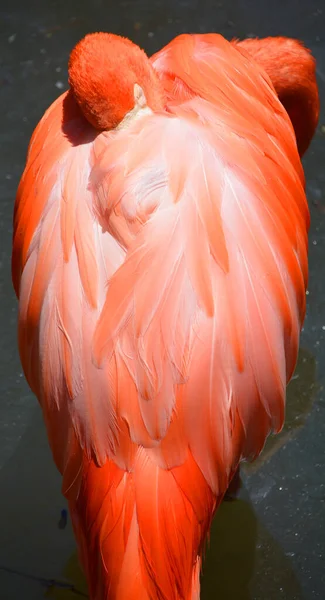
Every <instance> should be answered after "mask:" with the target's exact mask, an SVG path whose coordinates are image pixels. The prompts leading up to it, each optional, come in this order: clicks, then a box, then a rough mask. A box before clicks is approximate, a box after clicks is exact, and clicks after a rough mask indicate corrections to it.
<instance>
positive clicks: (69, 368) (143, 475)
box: [12, 34, 318, 600]
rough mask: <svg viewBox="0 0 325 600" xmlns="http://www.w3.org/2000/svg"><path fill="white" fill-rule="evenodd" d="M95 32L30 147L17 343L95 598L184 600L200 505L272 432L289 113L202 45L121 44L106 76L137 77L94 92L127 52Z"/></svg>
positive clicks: (16, 266)
mask: <svg viewBox="0 0 325 600" xmlns="http://www.w3.org/2000/svg"><path fill="white" fill-rule="evenodd" d="M105 35H106V34H99V36H101V37H99V38H98V36H97V38H96V37H94V38H93V42H94V43H93V46H92V43H91V40H90V38H91V36H88V38H86V39H87V44H86V45H83V46H79V49H78V50H77V51H76V52H75V55H73V54H72V57H71V61H72V62H71V63H70V82H71V88H72V89H71V90H70V91H69V92H68V93H65V94H63V95H62V96H61V97H60V98H58V99H57V100H56V101H55V102H54V104H52V106H51V107H50V108H49V109H48V111H47V112H46V113H45V115H44V117H43V118H42V120H41V121H40V123H39V125H38V126H37V128H36V130H35V132H34V134H33V137H32V140H31V143H30V146H29V151H28V157H27V164H26V168H25V171H24V174H23V176H22V179H21V182H20V186H19V190H18V194H17V200H16V207H15V216H14V240H13V260H12V265H13V281H14V286H15V290H16V293H17V296H18V297H19V348H20V354H21V360H22V364H23V368H24V372H25V375H26V378H27V380H28V382H29V385H30V386H31V388H32V390H33V391H34V393H35V394H36V396H37V397H38V399H39V402H40V404H41V407H42V410H43V414H44V420H45V423H46V427H47V432H48V437H49V442H50V446H51V449H52V452H53V457H54V460H55V463H56V465H57V467H58V469H59V470H60V472H61V473H62V476H63V493H64V494H65V495H66V497H67V498H68V501H69V506H70V511H71V515H72V520H73V525H74V530H75V534H76V539H77V541H78V545H79V550H80V557H81V561H82V564H83V567H84V569H85V572H86V575H87V579H88V584H89V591H90V597H91V598H92V599H93V600H94V599H96V600H103V599H112V600H197V599H198V598H199V572H200V564H201V558H200V557H201V552H202V548H203V544H204V541H205V539H206V536H207V533H208V530H209V526H210V523H211V519H212V517H213V514H214V511H215V510H216V509H217V507H218V504H219V503H220V501H221V500H222V498H223V496H224V494H225V492H226V490H227V487H228V485H229V483H230V481H231V479H232V477H233V475H234V473H235V472H236V469H237V467H238V464H239V462H240V461H241V460H243V459H251V458H253V457H254V456H256V455H258V453H259V452H260V451H261V450H262V448H263V445H264V443H265V439H266V437H267V435H268V434H269V433H270V432H271V431H272V430H273V431H279V430H280V429H281V427H282V424H283V420H284V410H285V388H286V384H287V382H288V381H289V379H290V377H291V375H292V373H293V370H294V367H295V363H296V359H297V352H298V342H299V333H300V328H301V325H302V322H303V319H304V314H305V291H306V284H307V271H308V268H307V231H308V226H309V212H308V206H307V202H306V197H305V193H304V176H303V171H302V166H301V162H300V158H299V153H298V150H297V145H296V137H295V130H294V128H293V126H292V123H293V125H294V126H295V124H297V123H298V122H299V123H301V122H302V120H303V111H304V110H305V105H304V104H301V103H300V102H299V101H298V102H297V106H295V115H298V117H297V120H296V121H295V123H294V121H293V120H292V123H291V121H290V119H289V116H288V114H287V112H286V110H285V109H284V107H283V105H282V104H281V102H280V100H279V98H278V97H277V94H276V91H278V90H277V85H276V81H274V87H273V84H272V82H271V79H270V78H269V75H268V74H267V72H266V71H265V70H264V69H263V64H262V65H261V66H260V65H259V64H258V60H257V58H258V57H256V60H254V58H252V57H251V56H250V55H249V52H248V50H249V49H248V48H246V49H245V47H242V48H241V46H240V44H241V43H240V42H234V43H232V44H231V43H229V42H227V41H226V40H224V39H223V38H222V37H221V36H219V35H215V34H209V35H193V36H190V35H184V36H180V37H179V38H176V39H175V40H174V41H173V42H171V43H170V44H169V45H168V46H167V47H166V48H164V49H163V50H162V51H161V52H159V53H158V54H157V55H155V56H154V57H152V59H151V61H150V62H149V60H148V59H147V58H146V57H145V55H144V54H143V53H142V54H141V56H140V54H139V53H138V52H137V53H136V58H134V56H135V55H134V54H133V45H132V44H131V43H129V42H127V43H125V44H124V45H123V44H122V45H123V52H125V56H126V58H125V62H124V63H123V60H124V59H123V60H122V59H121V60H122V62H121V64H120V68H121V69H122V68H123V65H124V66H125V64H126V63H127V65H128V66H130V64H131V66H132V65H133V63H134V61H135V64H136V65H137V66H136V67H133V66H132V68H131V67H130V68H129V70H128V71H127V73H126V77H125V80H124V82H122V83H121V82H120V81H119V82H118V84H116V85H113V87H111V88H110V87H109V86H108V84H107V82H106V80H105V73H103V72H102V71H101V68H102V65H103V61H104V59H105V60H106V59H107V56H110V52H113V50H114V48H115V46H114V44H115V43H116V44H121V43H122V42H120V41H118V42H117V41H116V40H115V41H114V37H115V36H111V37H110V38H109V40H108V38H105ZM103 36H104V37H103ZM96 40H97V41H96ZM98 40H99V42H98ZM106 42H107V44H108V45H107V46H106V45H105V44H106ZM98 43H99V44H100V52H99V50H98V54H96V52H97V49H98V48H99V46H96V44H98ZM123 43H124V42H123ZM81 44H82V42H81ZM77 48H78V47H77ZM89 48H90V49H91V53H90V54H89V52H90V50H89ZM112 48H113V50H112ZM106 50H107V56H106V54H105V52H106ZM296 51H297V52H302V53H303V56H304V58H305V60H306V69H307V70H308V73H309V75H308V76H309V77H310V79H311V80H312V73H313V70H314V64H313V60H312V58H311V57H310V55H309V53H308V52H307V51H306V50H304V49H302V48H301V47H300V46H299V45H298V44H297V46H296ZM123 52H122V54H121V56H124V55H123ZM252 54H254V53H252ZM80 57H81V58H80ZM92 57H93V60H94V68H93V69H90V67H89V65H90V64H92V63H90V62H89V61H91V58H92ZM94 57H95V58H94ZM96 57H99V58H98V61H97V58H96ZM105 57H106V58H105ZM107 60H108V59H107ZM132 61H133V62H132ZM137 61H138V62H137ZM141 61H144V62H143V63H141ZM262 62H263V61H261V63H262ZM140 63H141V64H140ZM105 64H106V63H105ZM139 65H140V66H139ZM264 66H265V65H264ZM140 67H141V68H140ZM110 68H111V63H109V64H108V65H107V71H108V72H110V71H109V69H110ZM83 69H84V70H83ZM105 69H106V67H105ZM105 72H106V70H105ZM79 73H82V75H81V74H80V79H79V78H78V77H79V75H78V74H79ZM114 76H116V77H117V74H116V73H115V74H114ZM270 76H271V77H272V73H270ZM112 77H113V75H112ZM272 80H273V77H272ZM154 85H156V87H155V89H154V90H152V89H151V86H154ZM92 86H93V87H92ZM116 86H117V87H116ZM113 88H114V89H113ZM124 88H125V89H126V88H127V89H126V91H125V94H124ZM89 90H91V91H89ZM315 90H316V91H315ZM132 94H133V95H132ZM120 97H122V99H121V103H120V105H119V104H118V103H119V98H120ZM279 97H280V94H279ZM298 100H299V98H298ZM311 100H312V101H313V102H312V103H310V104H309V105H308V106H309V109H308V110H309V112H308V111H307V115H306V119H307V117H308V118H309V122H310V126H309V129H308V132H306V131H305V132H304V139H303V142H301V144H302V145H301V148H302V149H303V150H304V149H305V148H306V147H307V146H308V144H309V142H310V139H311V137H312V134H313V128H314V127H315V126H316V122H317V115H318V113H317V110H318V108H317V107H318V96H317V88H313V90H312V97H311ZM284 104H285V103H284ZM113 105H114V106H113ZM133 106H134V108H133ZM112 107H113V108H112ZM114 107H115V108H114ZM299 111H300V112H299ZM288 112H289V111H288ZM289 114H290V112H289ZM301 135H302V134H301Z"/></svg>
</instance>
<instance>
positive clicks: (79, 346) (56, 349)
mask: <svg viewBox="0 0 325 600" xmlns="http://www.w3.org/2000/svg"><path fill="white" fill-rule="evenodd" d="M95 133H96V132H94V130H93V129H92V128H91V127H90V126H89V125H88V124H87V122H86V121H85V119H84V118H83V116H82V115H81V114H80V112H79V110H78V107H77V106H76V104H75V102H74V100H73V98H72V97H71V95H70V94H68V95H63V96H61V97H60V98H59V99H58V100H57V101H56V102H55V103H54V104H53V105H52V106H51V108H50V109H49V110H48V111H47V112H46V114H45V115H44V117H43V119H42V120H41V122H40V124H39V125H38V127H37V129H36V130H35V133H34V135H33V137H32V140H31V143H30V147H29V152H28V158H27V164H26V169H25V171H24V174H23V177H22V179H21V182H20V186H19V189H18V194H17V199H16V206H15V216H14V239H13V256H12V272H13V281H14V285H15V289H16V293H17V295H18V296H19V348H20V355H21V360H22V364H23V367H24V371H25V375H26V378H27V380H28V382H29V384H30V386H31V388H32V389H33V391H34V392H35V393H36V395H37V396H38V398H39V400H40V402H41V405H42V408H43V412H44V416H45V421H46V424H47V428H48V434H49V438H50V443H51V446H52V450H53V453H54V458H55V460H56V463H57V465H58V467H59V469H60V470H61V472H62V471H66V470H67V466H66V463H67V461H68V460H69V457H70V455H71V453H72V454H73V451H74V444H75V441H76V440H75V436H76V437H77V440H79V442H80V443H81V446H82V448H85V449H86V450H87V452H88V453H91V452H95V454H96V456H97V458H98V460H99V462H101V461H103V460H104V459H105V458H106V456H107V453H109V452H111V451H112V449H113V448H114V447H115V443H116V440H115V432H116V418H115V414H116V411H115V408H114V403H115V402H116V395H115V390H111V389H109V385H110V378H109V376H108V375H107V372H106V370H105V369H103V370H98V369H97V368H96V367H95V366H94V365H93V362H92V359H91V339H92V335H93V330H94V327H95V324H96V322H97V319H98V316H99V314H100V310H101V306H102V304H103V301H104V298H105V286H106V282H107V279H108V278H109V277H110V275H111V274H112V273H113V272H114V271H115V270H116V269H117V268H118V267H119V266H120V264H121V263H122V262H123V259H124V255H125V251H124V250H123V249H122V248H121V247H120V246H119V244H118V243H117V242H116V241H115V240H114V239H113V238H112V236H110V235H103V233H102V229H101V227H100V225H99V224H98V221H97V220H96V217H95V213H94V210H93V197H92V194H91V192H90V191H89V190H88V179H89V173H90V169H91V153H92V147H93V140H94V137H95ZM77 446H78V444H77ZM77 446H76V447H77Z"/></svg>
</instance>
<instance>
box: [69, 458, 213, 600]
mask: <svg viewBox="0 0 325 600" xmlns="http://www.w3.org/2000/svg"><path fill="white" fill-rule="evenodd" d="M85 461H86V459H85ZM83 473H84V474H83V480H82V484H81V490H80V494H79V495H78V498H77V499H76V500H73V501H72V502H70V510H71V514H72V519H73V523H74V528H75V533H76V536H77V539H78V542H79V548H80V552H81V561H82V563H83V567H84V569H85V571H86V574H87V576H88V582H89V587H90V589H89V592H90V598H91V599H92V600H97V599H98V598H109V599H110V600H111V599H112V600H149V599H150V600H153V599H155V600H156V599H157V600H196V599H198V598H199V574H200V565H201V563H200V558H199V554H200V551H201V549H202V544H203V542H204V540H205V538H206V535H207V532H208V529H209V526H210V523H211V519H212V515H213V512H214V509H215V506H216V500H215V498H214V496H213V494H212V492H211V490H210V488H209V486H208V485H207V483H206V481H205V479H204V478H203V475H202V473H201V471H200V470H199V468H198V467H197V465H196V463H195V461H194V459H193V457H192V455H191V453H190V452H189V451H188V457H187V460H186V461H185V463H184V464H183V465H182V466H179V467H175V468H174V469H169V470H167V469H164V468H161V467H159V466H158V465H157V463H156V462H155V461H154V460H153V459H152V457H150V456H149V454H148V452H147V451H146V450H145V449H143V448H141V449H139V450H138V452H137V455H136V457H135V461H134V467H133V469H132V471H129V472H126V471H124V470H122V469H120V468H119V467H118V466H117V465H116V464H115V463H114V462H113V461H107V462H106V464H105V465H104V466H102V467H100V468H99V467H97V466H96V465H95V463H94V462H93V461H91V460H90V461H88V460H87V461H86V462H85V464H84V466H83ZM86 540H87V543H86Z"/></svg>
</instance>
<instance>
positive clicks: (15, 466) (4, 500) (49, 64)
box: [0, 0, 325, 600]
mask: <svg viewBox="0 0 325 600" xmlns="http://www.w3.org/2000/svg"><path fill="white" fill-rule="evenodd" d="M103 29H104V30H111V31H113V32H115V33H121V34H124V35H126V36H129V37H131V38H132V39H133V40H134V41H135V42H137V43H139V44H140V45H142V46H143V47H144V48H145V49H146V50H147V51H148V53H149V54H150V53H152V52H154V51H156V50H157V49H159V48H160V47H161V46H162V45H163V44H165V43H167V42H168V41H169V40H170V39H171V38H172V37H173V36H175V35H176V34H178V33H180V32H183V31H201V32H206V31H211V30H215V31H219V32H220V33H222V34H224V35H225V36H226V37H228V38H232V37H233V36H238V37H244V36H247V35H252V34H254V35H259V36H265V35H278V34H282V35H290V36H294V37H299V38H300V39H302V40H303V41H305V43H306V44H307V45H308V46H309V47H310V48H311V49H312V51H313V53H314V55H315V56H316V58H317V61H318V78H319V85H320V92H321V97H323V98H324V96H325V6H324V7H322V4H321V3H320V2H319V0H318V1H315V0H303V1H302V2H300V3H299V4H298V3H297V1H296V0H286V1H285V2H284V1H282V0H281V2H280V1H279V0H276V1H274V2H272V3H271V2H266V1H264V2H263V1H261V0H228V1H227V2H226V1H224V2H218V1H216V0H191V1H190V0H188V1H177V0H166V1H163V0H151V1H150V2H149V1H148V0H128V1H126V0H125V1H118V0H115V1H114V2H113V1H109V0H105V1H104V0H103V1H99V0H95V1H94V2H90V1H86V0H84V1H83V2H78V1H77V0H60V1H55V0H53V1H50V0H30V1H28V2H26V1H25V0H15V1H13V0H11V1H10V0H2V2H1V4H0V33H1V37H0V86H1V93H0V114H1V116H3V117H4V125H3V127H1V134H0V136H1V137H0V148H1V150H2V151H3V152H2V157H1V162H0V168H1V176H0V227H1V232H0V244H1V248H0V249H1V254H0V293H1V336H0V352H1V361H0V392H1V402H0V600H22V599H24V600H41V599H42V598H44V597H49V598H54V599H58V600H59V599H62V600H65V599H67V600H73V599H76V598H79V597H80V598H82V597H86V595H87V592H86V586H85V581H84V578H83V576H82V574H81V572H80V569H79V566H78V561H77V556H76V552H75V544H74V540H73V536H72V532H71V527H70V522H69V520H68V522H67V523H65V516H64V515H62V510H63V509H65V505H64V502H63V500H62V498H61V495H60V478H59V476H58V474H57V473H56V471H55V469H54V466H53V464H52V460H51V456H50V453H49V450H48V447H47V441H46V437H45V432H44V428H43V423H42V419H41V415H40V411H39V409H38V406H37V404H36V401H35V399H34V398H33V396H32V395H31V393H30V391H29V390H28V388H27V385H26V383H25V382H24V379H23V377H22V373H21V367H20V364H19V360H18V355H17V349H16V337H15V322H16V302H15V299H14V296H13V293H12V291H11V283H10V272H9V263H10V244H11V216H12V207H13V199H14V195H15V190H16V186H17V183H18V179H19V176H20V175H21V171H22V168H23V163H24V159H25V153H26V148H27V143H28V141H29V138H30V135H31V132H32V129H33V128H34V126H35V124H36V122H37V121H38V120H39V118H40V116H41V115H42V114H43V112H44V110H45V108H47V107H48V105H49V104H50V103H51V102H52V101H53V100H54V99H55V98H56V97H57V96H58V94H59V93H61V91H62V89H64V88H65V87H66V64H67V57H68V53H69V51H70V50H71V48H72V46H73V45H74V44H75V42H76V41H77V40H78V39H80V37H82V36H83V35H84V34H85V33H87V32H88V31H94V30H103ZM324 125H325V113H324V108H322V113H321V119H320V125H319V129H318V132H317V135H316V137H315V140H314V142H313V144H312V147H311V149H310V150H309V152H308V155H307V157H306V159H305V169H306V178H307V192H308V197H309V201H310V208H311V215H312V224H311V232H310V284H309V295H308V297H307V300H308V314H307V319H306V323H305V328H304V332H303V335H302V348H301V352H300V357H299V363H298V366H297V370H296V373H295V377H294V379H293V381H292V383H291V384H290V387H289V392H288V409H287V421H286V426H285V427H284V430H283V432H282V433H281V434H280V435H279V436H277V438H271V439H270V440H269V442H268V444H267V446H266V448H265V451H264V453H263V455H262V456H261V457H260V459H259V460H258V461H257V462H256V463H254V465H247V466H245V467H244V468H243V469H242V478H243V486H242V489H241V492H240V496H239V498H238V499H236V500H234V501H231V502H225V503H223V505H222V506H221V508H220V510H219V513H218V514H217V516H216V518H215V521H214V523H213V528H212V532H211V542H210V547H209V549H208V551H207V555H206V560H205V563H204V577H203V582H202V600H212V599H218V600H249V599H250V600H278V599H281V600H282V599H283V600H314V599H317V598H319V599H322V600H323V599H324V598H325V541H324V540H325V534H324V529H325V418H324V412H325V411H324V408H325V403H324V387H323V386H324V372H325V350H324V348H325V289H324V288H325V196H324V193H325V169H324V165H325V126H324Z"/></svg>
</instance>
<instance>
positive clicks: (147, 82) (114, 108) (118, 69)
mask: <svg viewBox="0 0 325 600" xmlns="http://www.w3.org/2000/svg"><path fill="white" fill-rule="evenodd" d="M69 83H70V86H71V89H72V91H73V94H74V96H75V98H76V100H77V102H78V104H79V106H80V108H81V110H82V112H83V114H84V115H85V117H86V118H87V120H88V121H89V122H90V123H91V124H92V125H93V126H94V127H95V128H96V129H99V130H109V129H114V128H115V127H117V126H118V125H119V124H120V123H121V121H122V120H123V119H124V117H125V115H127V113H129V112H130V111H132V110H135V111H137V110H138V109H141V108H145V107H146V106H148V107H149V108H150V109H152V110H153V111H159V110H162V109H163V107H164V92H163V88H162V86H161V83H160V81H159V79H158V76H157V74H156V72H155V71H154V69H153V67H152V65H151V63H150V61H149V59H148V57H147V55H146V54H145V52H144V51H143V50H141V48H139V46H137V45H136V44H133V42H131V41H130V40H128V39H126V38H122V37H120V36H117V35H113V34H112V33H91V34H89V35H87V36H86V37H85V38H84V39H83V40H81V41H80V42H79V43H78V44H77V45H76V46H75V48H74V49H73V50H72V52H71V55H70V61H69Z"/></svg>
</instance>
